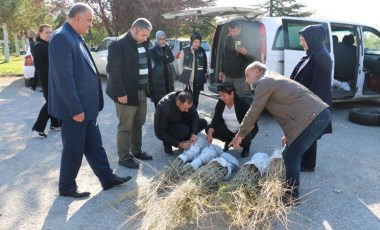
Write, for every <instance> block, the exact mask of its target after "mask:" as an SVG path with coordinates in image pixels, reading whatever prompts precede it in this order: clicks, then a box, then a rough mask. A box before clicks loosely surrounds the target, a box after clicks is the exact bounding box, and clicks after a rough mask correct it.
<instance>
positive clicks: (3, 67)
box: [0, 55, 24, 76]
mask: <svg viewBox="0 0 380 230" xmlns="http://www.w3.org/2000/svg"><path fill="white" fill-rule="evenodd" d="M23 60H24V59H23V56H21V55H20V56H19V57H16V56H14V55H11V57H10V59H9V62H7V63H5V62H4V56H2V55H0V76H13V75H22V65H23Z"/></svg>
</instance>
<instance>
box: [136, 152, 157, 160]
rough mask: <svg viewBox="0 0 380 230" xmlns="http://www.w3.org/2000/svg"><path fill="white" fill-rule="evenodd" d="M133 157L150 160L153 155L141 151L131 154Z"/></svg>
mask: <svg viewBox="0 0 380 230" xmlns="http://www.w3.org/2000/svg"><path fill="white" fill-rule="evenodd" d="M133 157H134V158H136V159H139V160H152V159H153V157H152V156H151V155H149V154H147V153H146V152H141V153H137V154H133Z"/></svg>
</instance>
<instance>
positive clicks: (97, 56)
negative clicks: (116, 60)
mask: <svg viewBox="0 0 380 230" xmlns="http://www.w3.org/2000/svg"><path fill="white" fill-rule="evenodd" d="M116 38H117V37H106V38H104V39H103V40H102V41H101V42H100V43H99V45H98V46H97V47H96V48H91V55H92V57H93V59H94V61H95V64H96V67H97V68H98V71H99V73H100V75H105V76H106V75H107V70H106V68H107V62H108V61H107V58H108V47H109V46H110V45H111V43H112V42H113V41H115V40H116ZM152 46H153V43H152V42H150V45H149V48H151V47H152Z"/></svg>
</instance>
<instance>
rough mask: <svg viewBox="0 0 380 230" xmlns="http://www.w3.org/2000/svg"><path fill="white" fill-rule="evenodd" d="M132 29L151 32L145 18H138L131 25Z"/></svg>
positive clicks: (150, 27) (150, 25)
mask: <svg viewBox="0 0 380 230" xmlns="http://www.w3.org/2000/svg"><path fill="white" fill-rule="evenodd" d="M132 28H137V29H146V30H149V31H152V29H153V27H152V24H151V23H150V22H149V20H148V19H146V18H138V19H136V20H135V21H134V22H133V23H132Z"/></svg>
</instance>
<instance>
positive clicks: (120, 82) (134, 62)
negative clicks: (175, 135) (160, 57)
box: [106, 18, 152, 168]
mask: <svg viewBox="0 0 380 230" xmlns="http://www.w3.org/2000/svg"><path fill="white" fill-rule="evenodd" d="M151 31H152V25H151V23H150V22H149V21H148V20H147V19H145V18H138V19H137V20H136V21H134V22H133V24H132V27H131V29H130V30H129V31H128V32H127V33H126V34H124V35H122V36H120V37H119V38H118V39H117V40H116V41H114V42H113V43H112V44H111V45H110V47H109V48H108V64H107V72H108V73H109V78H108V82H107V89H106V93H107V95H108V96H109V97H111V99H112V100H114V102H115V106H116V115H117V118H118V119H119V125H118V127H117V151H118V155H119V165H121V166H124V167H127V168H139V164H138V163H137V162H136V161H135V160H134V159H133V158H137V159H140V160H151V159H152V156H150V155H149V154H147V153H145V152H143V151H142V150H141V146H142V126H143V125H144V123H145V118H146V113H147V99H146V98H147V95H146V90H145V89H146V88H147V86H149V84H148V83H149V82H148V81H150V79H151V72H152V63H151V57H150V53H149V39H148V38H149V35H150V32H151Z"/></svg>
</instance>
